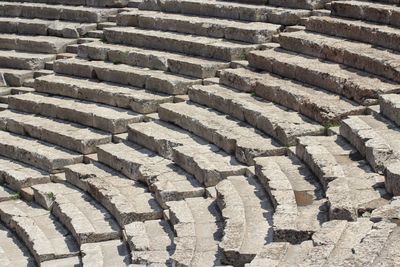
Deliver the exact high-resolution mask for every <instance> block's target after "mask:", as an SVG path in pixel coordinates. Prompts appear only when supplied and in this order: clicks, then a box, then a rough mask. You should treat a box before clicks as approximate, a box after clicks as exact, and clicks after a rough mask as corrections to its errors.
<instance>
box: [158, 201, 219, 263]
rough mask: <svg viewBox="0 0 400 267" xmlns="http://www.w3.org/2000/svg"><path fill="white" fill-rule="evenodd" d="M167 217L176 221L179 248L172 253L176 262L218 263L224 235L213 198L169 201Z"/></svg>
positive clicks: (173, 261)
mask: <svg viewBox="0 0 400 267" xmlns="http://www.w3.org/2000/svg"><path fill="white" fill-rule="evenodd" d="M168 206H169V210H167V211H166V212H165V213H166V217H167V218H168V219H169V220H170V222H171V224H172V225H173V228H174V231H175V234H176V237H175V239H174V243H175V244H176V249H175V252H174V254H173V255H172V256H171V259H172V264H173V265H177V266H193V267H200V266H202V267H203V266H218V265H220V264H221V261H220V259H221V256H222V255H220V253H219V251H218V243H219V241H220V240H221V238H222V231H221V228H220V226H221V223H222V218H221V214H220V211H219V210H218V208H217V205H216V204H215V202H214V201H213V200H211V199H203V198H188V199H186V200H181V201H171V202H168Z"/></svg>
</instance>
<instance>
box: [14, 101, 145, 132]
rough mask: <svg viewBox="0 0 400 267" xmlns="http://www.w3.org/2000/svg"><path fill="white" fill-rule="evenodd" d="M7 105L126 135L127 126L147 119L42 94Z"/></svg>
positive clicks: (115, 109)
mask: <svg viewBox="0 0 400 267" xmlns="http://www.w3.org/2000/svg"><path fill="white" fill-rule="evenodd" d="M8 105H9V108H10V109H14V110H19V111H22V112H27V113H34V114H38V115H42V116H47V117H51V118H56V119H61V120H66V121H70V122H76V123H80V124H83V125H86V126H89V127H93V128H97V129H100V130H103V131H106V132H111V133H114V134H115V133H122V132H126V130H127V128H126V127H127V125H129V124H130V123H135V122H139V121H143V119H144V116H143V115H141V114H138V113H134V112H131V111H128V110H125V109H120V108H115V107H110V106H106V105H102V104H96V103H91V102H85V101H79V100H75V99H72V98H66V97H55V96H52V97H49V96H45V95H40V94H24V95H15V96H10V97H9V103H8Z"/></svg>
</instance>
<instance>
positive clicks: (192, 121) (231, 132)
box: [159, 102, 286, 165]
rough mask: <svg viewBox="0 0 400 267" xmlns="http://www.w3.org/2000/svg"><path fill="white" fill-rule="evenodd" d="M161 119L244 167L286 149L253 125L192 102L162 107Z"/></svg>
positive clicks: (160, 110) (160, 111) (283, 151)
mask: <svg viewBox="0 0 400 267" xmlns="http://www.w3.org/2000/svg"><path fill="white" fill-rule="evenodd" d="M159 116H160V119H161V120H163V121H166V122H170V123H173V124H175V125H178V126H179V127H181V128H183V129H185V130H187V131H189V132H192V133H194V134H195V135H197V136H200V137H201V138H204V139H205V140H207V141H208V142H211V143H213V144H215V145H216V146H217V147H219V148H221V149H222V150H224V151H225V152H226V153H228V154H233V155H235V157H236V158H237V160H238V161H240V162H242V163H244V164H248V165H253V163H254V162H253V158H254V157H257V156H262V155H265V156H267V155H269V156H271V155H282V154H283V153H285V150H286V149H285V148H284V147H282V146H280V145H279V144H278V143H277V142H276V141H274V140H272V139H271V138H270V137H268V136H266V135H264V134H262V133H260V132H259V131H257V130H255V129H254V128H252V127H251V126H249V125H246V124H245V123H242V122H240V121H237V120H235V119H233V118H230V117H228V116H226V115H224V114H221V113H219V112H215V111H213V110H210V109H207V108H204V107H202V106H199V105H195V104H192V103H185V102H181V103H171V104H163V105H161V106H160V108H159Z"/></svg>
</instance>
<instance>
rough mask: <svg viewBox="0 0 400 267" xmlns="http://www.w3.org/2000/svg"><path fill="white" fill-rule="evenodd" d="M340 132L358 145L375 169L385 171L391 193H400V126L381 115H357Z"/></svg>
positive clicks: (343, 125) (386, 182)
mask: <svg viewBox="0 0 400 267" xmlns="http://www.w3.org/2000/svg"><path fill="white" fill-rule="evenodd" d="M340 134H341V135H342V136H343V137H344V138H346V139H347V140H348V141H349V142H350V143H351V144H352V145H353V146H354V147H356V149H357V150H358V151H359V152H360V154H361V155H362V156H363V157H365V158H366V160H367V161H368V163H369V164H370V165H371V166H372V168H373V169H374V170H375V171H377V172H381V173H382V172H383V173H384V174H385V186H386V189H387V190H388V192H390V193H393V194H395V195H399V194H400V183H399V175H400V170H399V167H398V166H399V162H400V141H399V128H398V127H397V126H395V125H394V124H392V123H391V122H390V121H388V120H386V119H384V118H383V117H381V116H378V115H376V116H373V115H366V116H354V117H350V118H348V119H346V120H344V121H343V122H342V124H341V127H340Z"/></svg>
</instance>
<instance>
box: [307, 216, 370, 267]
mask: <svg viewBox="0 0 400 267" xmlns="http://www.w3.org/2000/svg"><path fill="white" fill-rule="evenodd" d="M372 227H373V223H372V222H370V221H369V220H368V219H367V218H359V219H358V220H357V221H356V222H347V221H343V220H333V221H329V222H326V223H324V224H323V225H322V229H321V230H319V231H318V232H317V233H315V234H314V235H313V237H312V240H313V243H314V247H313V248H311V250H310V251H309V253H308V256H306V258H305V259H304V260H303V261H302V262H301V264H300V265H299V266H301V267H306V266H329V265H334V266H346V265H345V259H346V257H348V256H351V255H352V254H353V251H352V249H353V247H354V246H356V245H357V244H358V243H359V242H360V241H361V240H362V239H363V238H364V237H365V235H366V234H367V233H368V232H369V231H370V230H371V228H372ZM350 266H351V265H350Z"/></svg>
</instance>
